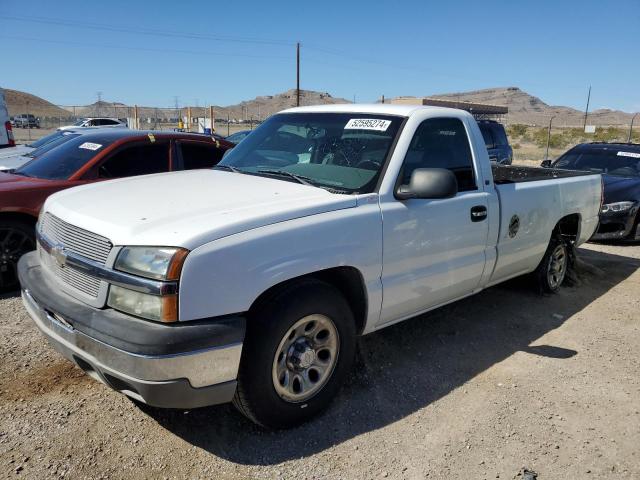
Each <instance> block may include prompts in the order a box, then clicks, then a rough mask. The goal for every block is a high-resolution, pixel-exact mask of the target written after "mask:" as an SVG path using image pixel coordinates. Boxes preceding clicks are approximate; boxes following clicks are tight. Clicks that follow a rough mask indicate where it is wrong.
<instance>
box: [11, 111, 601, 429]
mask: <svg viewBox="0 0 640 480" xmlns="http://www.w3.org/2000/svg"><path fill="white" fill-rule="evenodd" d="M600 201H601V179H600V176H599V175H592V174H588V173H587V174H585V173H584V172H572V171H562V170H553V169H538V168H521V167H501V166H494V167H493V172H492V166H491V163H490V161H489V158H488V156H487V150H486V148H485V145H484V141H483V138H482V135H481V133H480V130H479V129H478V126H477V124H476V122H475V121H474V119H473V117H472V116H471V115H469V114H468V113H465V112H463V111H459V110H453V109H445V108H434V107H413V106H400V105H331V106H318V107H303V108H295V109H291V110H286V111H284V112H281V113H279V114H277V115H274V116H273V117H271V118H270V119H269V120H267V121H266V122H265V123H264V124H263V125H261V126H260V127H259V128H258V129H256V130H255V131H254V132H253V133H252V134H251V135H250V136H249V137H247V139H246V140H244V141H243V142H242V143H240V144H239V145H238V146H236V147H235V148H234V149H233V150H232V151H230V152H229V154H228V155H227V156H226V157H225V158H224V159H223V160H222V162H221V163H220V165H218V166H217V167H215V168H214V169H211V170H198V171H186V172H179V173H169V174H158V175H149V176H145V177H138V178H127V179H121V180H114V181H110V182H105V183H100V184H94V185H87V186H81V187H77V188H73V189H70V190H66V191H63V192H60V193H56V194H55V195H52V196H51V197H50V198H49V199H48V200H47V202H46V204H45V205H44V207H43V209H42V212H41V214H40V218H39V221H38V225H37V236H38V250H37V251H35V252H31V253H29V254H27V255H25V256H24V257H23V258H22V259H21V261H20V262H19V267H18V270H19V272H18V273H19V277H20V280H21V284H22V297H23V301H24V304H25V306H26V309H27V310H28V312H29V314H30V315H31V317H32V318H33V320H34V321H35V322H36V324H37V326H38V327H39V328H40V330H41V331H42V332H43V334H44V335H45V336H46V337H47V338H48V339H49V341H50V342H51V344H52V345H53V346H54V347H56V348H57V349H58V350H59V351H60V352H61V353H62V354H63V355H64V356H65V357H66V358H68V359H70V360H72V361H73V362H75V363H76V364H77V365H78V366H79V367H80V368H82V369H83V370H84V371H85V372H87V373H88V374H89V375H91V376H92V377H94V378H95V379H97V380H100V381H102V382H104V383H105V384H107V385H108V386H110V387H111V388H113V389H115V390H117V391H120V392H122V393H124V394H126V395H128V396H130V397H133V398H134V399H137V400H138V401H140V402H144V403H147V404H150V405H154V406H160V407H175V408H193V407H199V406H204V405H211V404H216V403H222V402H228V401H232V400H233V402H234V403H235V404H236V406H237V407H238V408H239V410H240V411H241V412H242V413H244V414H245V415H246V416H247V417H249V418H250V419H252V420H253V421H255V422H257V423H259V424H261V425H264V426H267V427H273V428H278V427H287V426H290V425H294V424H297V423H299V422H301V421H304V420H306V419H308V418H310V417H312V416H313V415H315V414H317V413H318V412H319V411H320V410H321V409H323V408H324V407H325V406H326V405H327V404H328V403H329V401H330V400H331V399H332V398H333V397H334V396H335V395H336V392H337V390H338V388H339V387H340V385H341V384H342V383H343V381H344V380H345V377H346V376H347V375H349V371H350V369H351V366H352V362H353V358H354V352H355V348H356V339H357V337H358V335H363V334H368V333H371V332H374V331H376V330H378V329H381V328H384V327H386V326H388V325H391V324H393V323H396V322H400V321H402V320H404V319H407V318H409V317H413V316H415V315H418V314H421V313H423V312H426V311H428V310H431V309H434V308H437V307H439V306H441V305H444V304H447V303H449V302H453V301H455V300H458V299H460V298H463V297H466V296H468V295H472V294H474V293H477V292H479V291H481V290H482V289H484V288H487V287H490V286H491V285H494V284H496V283H499V282H503V281H505V280H507V279H509V278H512V277H515V276H518V275H523V274H528V273H532V272H533V273H534V275H533V278H535V279H537V281H538V283H539V285H540V287H541V288H542V289H543V290H545V291H547V292H553V291H555V290H557V289H558V288H559V287H560V284H561V283H562V281H563V279H564V276H565V273H566V271H567V268H568V265H569V257H570V255H569V253H570V250H571V248H572V247H573V246H576V245H579V244H581V243H583V242H585V241H586V240H588V239H589V237H590V236H591V235H592V234H593V232H594V230H595V228H596V226H597V223H598V211H599V208H600ZM540 301H542V302H544V298H541V300H540Z"/></svg>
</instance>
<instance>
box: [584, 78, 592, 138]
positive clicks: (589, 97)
mask: <svg viewBox="0 0 640 480" xmlns="http://www.w3.org/2000/svg"><path fill="white" fill-rule="evenodd" d="M589 100H591V85H589V93H588V94H587V108H586V110H585V111H584V125H583V126H582V130H583V131H584V129H585V128H587V115H589Z"/></svg>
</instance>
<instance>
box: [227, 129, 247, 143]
mask: <svg viewBox="0 0 640 480" xmlns="http://www.w3.org/2000/svg"><path fill="white" fill-rule="evenodd" d="M252 131H253V130H240V131H239V132H236V133H232V134H231V135H229V136H228V137H225V138H226V139H227V140H228V141H229V142H231V143H235V144H236V145H237V144H238V143H240V142H241V141H242V140H244V139H245V138H246V137H247V135H249V134H250V133H251V132H252Z"/></svg>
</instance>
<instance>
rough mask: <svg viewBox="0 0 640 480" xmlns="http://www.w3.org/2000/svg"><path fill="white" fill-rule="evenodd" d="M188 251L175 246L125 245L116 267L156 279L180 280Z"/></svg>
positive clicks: (117, 259)
mask: <svg viewBox="0 0 640 480" xmlns="http://www.w3.org/2000/svg"><path fill="white" fill-rule="evenodd" d="M187 253H189V251H188V250H185V249H184V248H175V247H124V248H123V249H122V250H120V253H119V254H118V258H116V263H115V265H114V268H115V269H116V270H120V271H122V272H127V273H131V274H133V275H139V276H141V277H146V278H153V279H155V280H178V279H179V278H180V271H181V270H182V263H183V262H184V259H185V257H186V256H187Z"/></svg>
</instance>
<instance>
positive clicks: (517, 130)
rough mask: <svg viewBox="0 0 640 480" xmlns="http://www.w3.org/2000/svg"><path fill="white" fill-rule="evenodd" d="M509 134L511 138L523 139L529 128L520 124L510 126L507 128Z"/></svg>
mask: <svg viewBox="0 0 640 480" xmlns="http://www.w3.org/2000/svg"><path fill="white" fill-rule="evenodd" d="M507 133H508V134H509V136H510V137H514V138H515V137H522V136H523V135H525V134H526V133H527V126H526V125H522V124H520V123H516V124H513V125H509V128H507Z"/></svg>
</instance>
